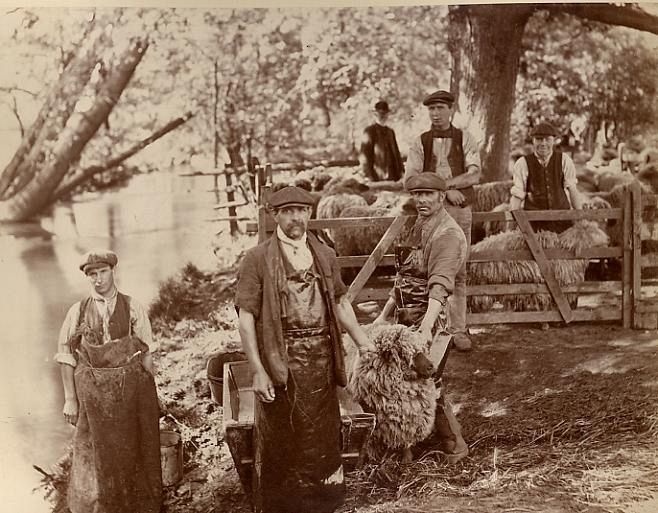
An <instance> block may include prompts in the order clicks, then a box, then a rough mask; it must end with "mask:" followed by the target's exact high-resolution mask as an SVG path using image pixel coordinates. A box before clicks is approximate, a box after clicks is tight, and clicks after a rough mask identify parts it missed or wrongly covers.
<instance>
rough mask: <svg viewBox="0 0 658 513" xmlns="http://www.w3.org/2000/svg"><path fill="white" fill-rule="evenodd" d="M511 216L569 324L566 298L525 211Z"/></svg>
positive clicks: (569, 314) (519, 211) (569, 317)
mask: <svg viewBox="0 0 658 513" xmlns="http://www.w3.org/2000/svg"><path fill="white" fill-rule="evenodd" d="M512 215H513V216H514V219H515V220H516V223H517V224H518V225H519V229H520V230H521V233H522V234H523V237H524V239H525V241H526V244H527V245H528V247H529V248H530V251H532V254H533V256H534V257H535V262H537V267H539V271H540V272H541V274H542V276H543V278H544V281H545V282H546V285H548V288H549V290H550V291H551V295H552V296H553V300H554V301H555V304H556V305H557V307H558V309H559V310H560V314H561V315H562V318H563V319H564V322H567V323H569V322H571V319H572V312H571V307H570V306H569V303H568V302H567V298H566V297H565V296H564V294H563V292H562V290H561V289H560V284H559V283H558V282H557V280H556V279H555V274H554V273H553V268H552V267H551V265H550V264H549V262H548V260H547V259H546V255H545V254H544V250H543V248H542V247H541V246H540V245H539V242H537V239H536V238H535V232H534V231H533V229H532V226H530V223H529V222H528V218H527V216H526V211H525V210H514V211H512Z"/></svg>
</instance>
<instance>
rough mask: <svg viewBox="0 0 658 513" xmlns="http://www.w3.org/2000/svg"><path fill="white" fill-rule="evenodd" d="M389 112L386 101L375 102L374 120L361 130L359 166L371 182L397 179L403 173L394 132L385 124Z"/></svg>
mask: <svg viewBox="0 0 658 513" xmlns="http://www.w3.org/2000/svg"><path fill="white" fill-rule="evenodd" d="M390 112H391V111H390V108H389V106H388V103H387V102H385V101H378V102H377V103H375V122H374V123H373V124H372V125H370V126H368V127H367V128H366V129H365V130H364V131H363V141H362V142H361V158H360V160H361V167H362V169H363V172H364V174H365V175H366V177H368V178H369V179H370V180H372V181H373V182H377V181H380V180H393V181H397V180H399V179H400V178H402V175H403V174H404V165H403V164H402V157H401V156H400V149H399V148H398V142H397V139H396V138H395V132H394V131H393V129H392V128H391V127H389V126H388V125H387V121H388V117H389V115H390Z"/></svg>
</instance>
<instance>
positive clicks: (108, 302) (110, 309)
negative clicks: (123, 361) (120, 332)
mask: <svg viewBox="0 0 658 513" xmlns="http://www.w3.org/2000/svg"><path fill="white" fill-rule="evenodd" d="M118 293H119V291H118V290H117V288H116V287H114V288H113V290H112V293H111V294H110V295H109V296H108V297H105V296H102V295H100V294H99V293H98V292H96V291H95V290H94V289H92V290H91V297H92V298H93V299H94V304H95V305H96V309H97V310H98V313H100V314H101V320H102V321H103V341H104V343H108V342H109V341H110V340H111V339H112V337H111V336H110V317H112V313H114V308H115V307H116V304H117V294H118Z"/></svg>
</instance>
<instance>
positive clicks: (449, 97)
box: [423, 91, 455, 105]
mask: <svg viewBox="0 0 658 513" xmlns="http://www.w3.org/2000/svg"><path fill="white" fill-rule="evenodd" d="M435 103H445V104H448V105H452V104H453V103H455V97H454V95H453V94H452V93H450V92H448V91H435V92H433V93H432V94H430V95H429V96H426V97H425V99H424V100H423V105H433V104H435Z"/></svg>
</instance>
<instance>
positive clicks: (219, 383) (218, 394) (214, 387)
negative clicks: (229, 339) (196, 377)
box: [206, 351, 247, 406]
mask: <svg viewBox="0 0 658 513" xmlns="http://www.w3.org/2000/svg"><path fill="white" fill-rule="evenodd" d="M246 359H247V357H246V356H245V354H244V353H243V352H242V351H231V352H229V353H215V354H214V355H212V356H211V357H210V358H208V362H207V364H206V373H207V375H208V381H209V383H210V395H211V397H212V400H213V401H215V403H217V404H219V405H220V406H223V402H224V364H225V363H227V362H237V361H242V360H246Z"/></svg>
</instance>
